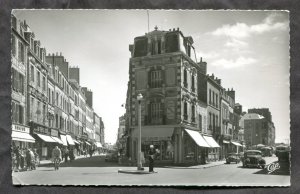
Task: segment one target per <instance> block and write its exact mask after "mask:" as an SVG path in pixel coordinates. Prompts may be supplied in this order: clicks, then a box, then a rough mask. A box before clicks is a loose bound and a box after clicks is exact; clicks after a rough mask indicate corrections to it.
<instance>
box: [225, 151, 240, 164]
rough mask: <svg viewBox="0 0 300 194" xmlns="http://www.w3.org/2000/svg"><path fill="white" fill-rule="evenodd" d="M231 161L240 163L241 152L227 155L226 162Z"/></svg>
mask: <svg viewBox="0 0 300 194" xmlns="http://www.w3.org/2000/svg"><path fill="white" fill-rule="evenodd" d="M231 162H234V163H236V164H237V163H239V162H240V156H239V154H237V153H229V154H228V155H227V156H226V164H230V163H231Z"/></svg>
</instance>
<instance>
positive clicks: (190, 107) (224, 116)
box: [118, 27, 275, 163]
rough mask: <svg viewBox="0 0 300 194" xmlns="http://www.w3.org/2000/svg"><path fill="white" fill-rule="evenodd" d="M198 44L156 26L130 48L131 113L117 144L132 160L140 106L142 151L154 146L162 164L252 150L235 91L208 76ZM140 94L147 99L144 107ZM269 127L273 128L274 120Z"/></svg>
mask: <svg viewBox="0 0 300 194" xmlns="http://www.w3.org/2000/svg"><path fill="white" fill-rule="evenodd" d="M193 43H194V41H193V38H192V37H191V36H184V35H183V33H182V32H181V31H180V30H179V29H178V28H177V29H173V30H169V31H161V30H158V28H157V27H156V28H155V30H154V31H152V32H149V33H146V34H145V35H143V36H139V37H136V38H135V39H134V43H133V44H132V45H129V50H130V52H131V58H130V62H129V82H128V90H127V98H126V113H125V115H123V116H122V117H120V121H119V122H120V127H119V135H118V145H119V148H120V150H122V152H123V153H124V154H125V155H127V157H129V158H131V160H137V147H138V145H137V143H138V119H139V117H138V110H139V106H141V125H142V151H143V152H145V153H147V151H148V149H149V145H154V146H155V148H157V149H158V150H160V155H159V158H158V160H159V161H160V162H173V163H204V162H205V161H207V160H219V159H223V158H224V157H225V156H226V154H227V153H229V152H238V151H239V150H243V147H245V146H247V144H248V141H246V142H245V141H244V137H245V136H246V135H247V134H248V132H244V130H245V129H242V128H241V126H240V120H241V118H242V117H243V115H244V114H245V113H243V111H242V105H240V104H238V103H236V101H235V91H234V90H233V89H226V88H224V87H223V86H222V82H221V79H219V78H218V77H216V76H215V75H214V74H212V75H208V74H207V63H206V62H204V61H202V58H201V59H200V60H199V61H198V60H197V58H196V52H195V48H194V46H193ZM138 94H142V96H143V99H142V100H141V101H140V103H139V102H138V100H137V95H138ZM270 125H272V126H273V129H274V125H273V123H272V121H271V120H270ZM246 126H247V125H246ZM274 133H275V129H274ZM247 140H248V139H247ZM255 143H258V142H257V141H256V142H255Z"/></svg>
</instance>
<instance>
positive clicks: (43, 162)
mask: <svg viewBox="0 0 300 194" xmlns="http://www.w3.org/2000/svg"><path fill="white" fill-rule="evenodd" d="M95 156H101V154H94V155H93V156H92V157H95ZM81 158H90V156H89V155H87V156H86V157H85V156H84V155H80V156H76V157H75V159H74V160H78V159H81ZM63 161H64V158H63ZM51 163H52V160H51V159H50V160H41V161H40V165H47V164H51ZM40 165H39V166H40Z"/></svg>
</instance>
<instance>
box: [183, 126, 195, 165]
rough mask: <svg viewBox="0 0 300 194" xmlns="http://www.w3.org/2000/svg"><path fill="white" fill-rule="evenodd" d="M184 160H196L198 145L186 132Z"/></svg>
mask: <svg viewBox="0 0 300 194" xmlns="http://www.w3.org/2000/svg"><path fill="white" fill-rule="evenodd" d="M183 146H184V148H183V149H184V159H185V161H189V162H194V161H195V159H196V156H195V155H196V152H195V151H196V147H195V146H196V145H195V143H194V140H193V139H192V138H191V137H190V136H189V135H188V134H187V133H186V132H185V133H184V144H183Z"/></svg>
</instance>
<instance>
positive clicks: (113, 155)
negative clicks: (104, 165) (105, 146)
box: [104, 152, 118, 162]
mask: <svg viewBox="0 0 300 194" xmlns="http://www.w3.org/2000/svg"><path fill="white" fill-rule="evenodd" d="M104 160H105V162H118V152H110V153H107V154H105V159H104Z"/></svg>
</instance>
